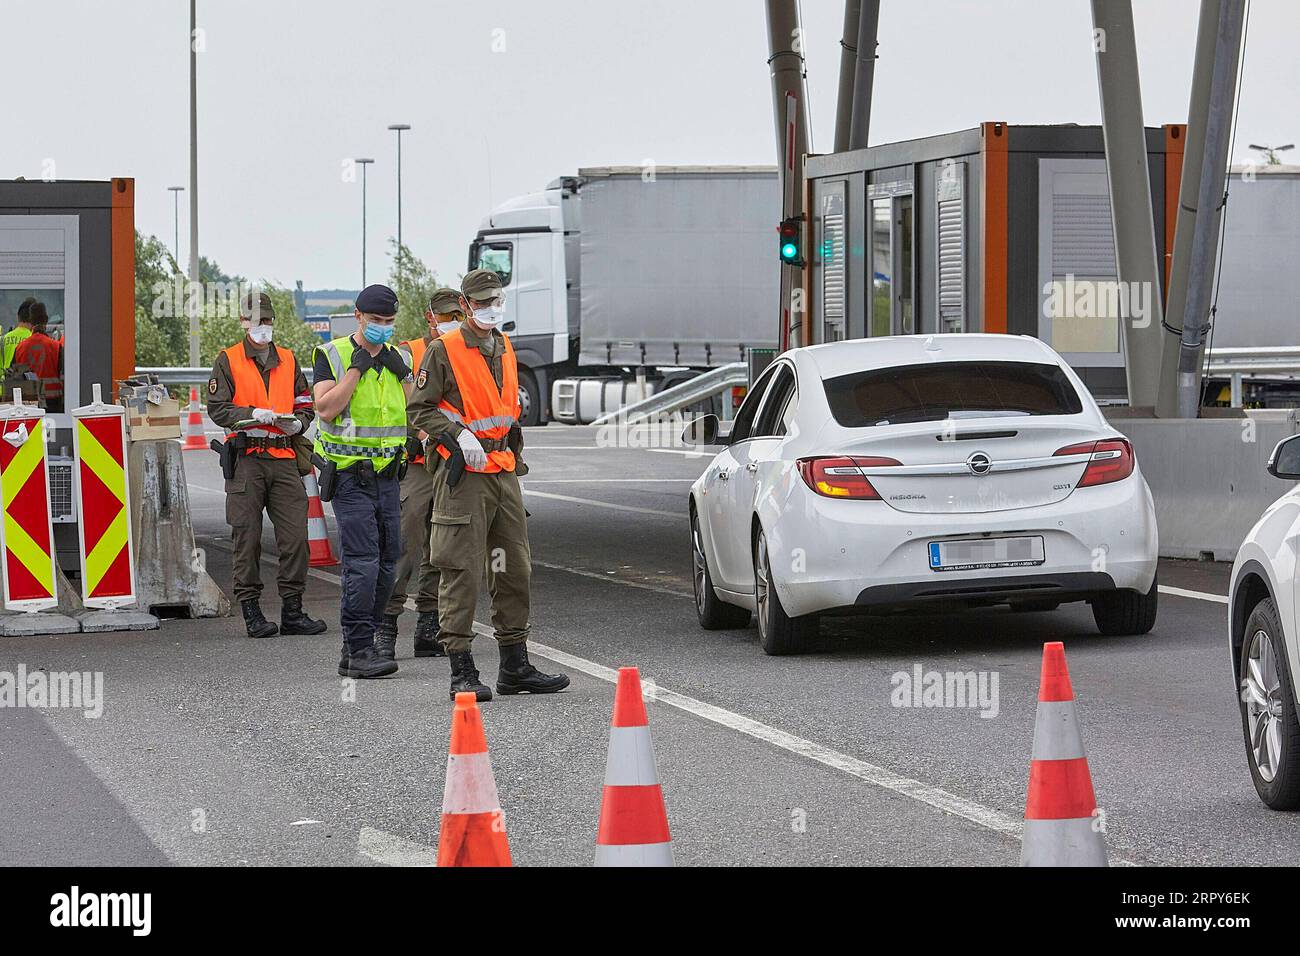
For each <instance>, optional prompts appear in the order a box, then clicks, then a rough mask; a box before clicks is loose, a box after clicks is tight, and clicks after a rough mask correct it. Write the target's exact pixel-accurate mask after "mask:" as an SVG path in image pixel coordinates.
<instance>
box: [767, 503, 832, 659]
mask: <svg viewBox="0 0 1300 956" xmlns="http://www.w3.org/2000/svg"><path fill="white" fill-rule="evenodd" d="M754 602H755V605H756V606H757V608H758V611H757V613H756V614H755V617H757V618H758V643H759V644H760V645H762V647H763V652H764V653H765V654H771V655H773V656H780V655H784V654H802V653H803V652H804V651H806V650H808V649H809V648H810V646H811V645H812V643H813V642H814V641H815V640H816V639H817V632H818V624H819V620H818V617H817V615H816V614H805V615H803V616H802V617H790V616H789V615H788V614H786V613H785V608H783V607H782V606H781V598H780V597H778V596H777V593H776V584H775V583H774V582H773V581H772V564H771V561H770V560H769V559H768V554H767V536H766V535H765V534H764V533H763V530H762V529H761V528H760V529H759V532H758V535H757V536H756V537H755V539H754Z"/></svg>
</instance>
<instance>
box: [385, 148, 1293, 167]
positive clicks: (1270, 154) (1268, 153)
mask: <svg viewBox="0 0 1300 956" xmlns="http://www.w3.org/2000/svg"><path fill="white" fill-rule="evenodd" d="M1250 148H1251V149H1254V150H1258V151H1259V152H1261V153H1263V154H1264V162H1266V163H1268V165H1270V166H1278V165H1280V164H1281V162H1282V161H1281V160H1280V159H1278V158H1277V154H1278V153H1285V152H1286V151H1287V150H1288V149H1295V143H1287V144H1286V145H1285V146H1260V145H1259V144H1258V143H1251V144H1250ZM399 155H400V154H399Z"/></svg>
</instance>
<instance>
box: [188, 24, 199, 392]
mask: <svg viewBox="0 0 1300 956" xmlns="http://www.w3.org/2000/svg"><path fill="white" fill-rule="evenodd" d="M189 43H190V365H191V366H193V367H198V364H199V309H198V302H197V301H196V299H197V296H198V293H197V291H196V290H197V289H198V284H199V61H198V13H197V11H196V9H195V0H190V40H189Z"/></svg>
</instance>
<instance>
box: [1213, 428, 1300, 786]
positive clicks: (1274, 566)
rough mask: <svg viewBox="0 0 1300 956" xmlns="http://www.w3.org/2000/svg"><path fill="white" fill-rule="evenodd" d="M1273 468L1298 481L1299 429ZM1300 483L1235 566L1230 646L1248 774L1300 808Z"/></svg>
mask: <svg viewBox="0 0 1300 956" xmlns="http://www.w3.org/2000/svg"><path fill="white" fill-rule="evenodd" d="M1268 471H1269V474H1271V475H1273V476H1274V477H1276V478H1283V479H1286V480H1289V481H1296V480H1300V435H1293V436H1292V437H1290V438H1284V439H1283V440H1282V441H1280V442H1278V444H1277V447H1276V448H1274V449H1273V454H1272V455H1270V456H1269V460H1268ZM1297 548H1300V485H1295V486H1293V487H1292V488H1291V490H1290V491H1288V492H1287V493H1286V494H1284V495H1283V496H1282V497H1281V498H1279V499H1277V501H1275V502H1273V504H1272V505H1270V506H1269V508H1268V510H1267V511H1265V512H1264V514H1263V516H1262V517H1261V518H1260V519H1259V521H1258V522H1257V523H1256V524H1255V527H1253V528H1251V529H1250V533H1249V534H1248V535H1246V540H1245V541H1243V542H1242V543H1241V548H1240V550H1238V551H1237V560H1236V561H1235V562H1234V563H1233V565H1232V583H1231V585H1230V586H1229V588H1228V649H1229V651H1230V653H1231V656H1232V667H1233V672H1234V674H1235V676H1236V678H1237V681H1238V687H1239V689H1240V694H1239V695H1238V698H1239V700H1240V706H1241V727H1242V731H1243V732H1244V734H1245V738H1246V754H1247V758H1248V762H1249V764H1250V776H1251V779H1252V780H1254V781H1255V789H1256V790H1257V791H1259V796H1260V799H1262V800H1263V801H1264V802H1265V803H1266V804H1268V805H1269V806H1270V807H1272V808H1273V809H1274V810H1294V809H1295V808H1296V807H1300V724H1297V722H1296V695H1295V688H1296V686H1297V678H1300V671H1297V670H1296V662H1297V660H1300V655H1298V654H1297V646H1296V639H1297V632H1296V624H1297V621H1296V600H1295V599H1296V593H1295V592H1296V587H1297V581H1298V580H1300V579H1297V577H1296V549H1297Z"/></svg>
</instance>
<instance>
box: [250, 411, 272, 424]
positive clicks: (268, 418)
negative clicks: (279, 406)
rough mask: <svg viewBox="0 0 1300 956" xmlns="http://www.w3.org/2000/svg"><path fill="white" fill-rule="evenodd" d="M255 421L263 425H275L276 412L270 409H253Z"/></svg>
mask: <svg viewBox="0 0 1300 956" xmlns="http://www.w3.org/2000/svg"><path fill="white" fill-rule="evenodd" d="M253 421H255V422H258V423H259V424H262V425H274V424H275V412H273V411H271V410H270V409H269V408H255V409H253Z"/></svg>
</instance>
